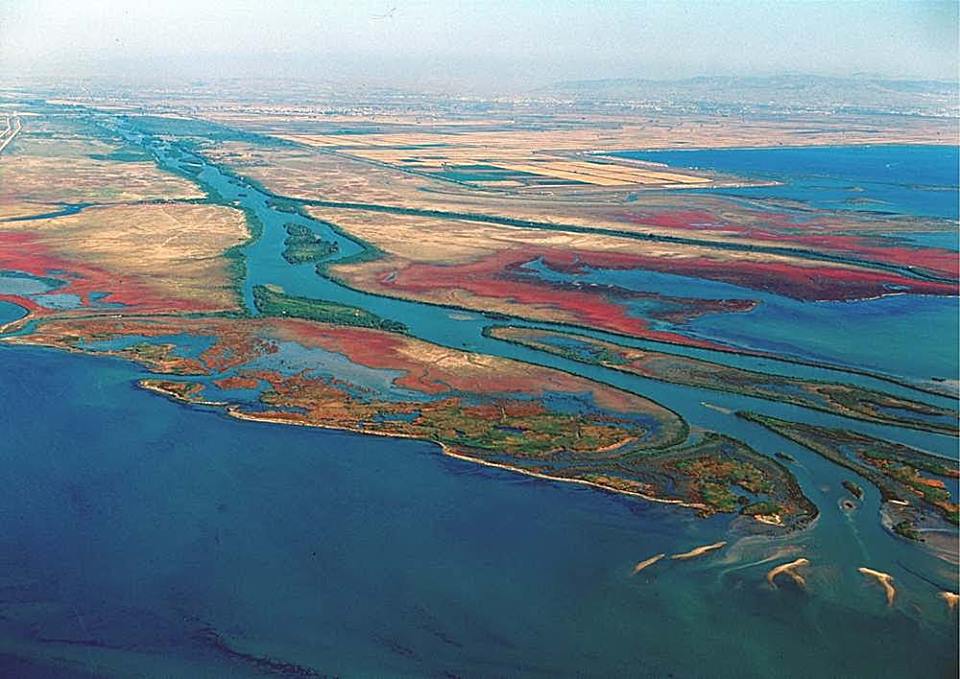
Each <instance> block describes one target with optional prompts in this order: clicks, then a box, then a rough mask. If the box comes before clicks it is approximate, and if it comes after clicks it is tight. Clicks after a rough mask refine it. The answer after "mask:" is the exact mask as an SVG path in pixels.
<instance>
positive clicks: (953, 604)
mask: <svg viewBox="0 0 960 679" xmlns="http://www.w3.org/2000/svg"><path fill="white" fill-rule="evenodd" d="M940 598H941V599H943V600H944V601H946V602H947V608H949V609H950V612H951V613H953V611H954V610H956V608H957V603H958V602H960V594H956V593H954V592H940Z"/></svg>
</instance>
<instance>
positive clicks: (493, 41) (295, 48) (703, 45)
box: [0, 0, 958, 85]
mask: <svg viewBox="0 0 960 679" xmlns="http://www.w3.org/2000/svg"><path fill="white" fill-rule="evenodd" d="M957 34H958V16H957V2H956V1H955V0H954V1H953V2H950V1H947V2H924V1H919V0H918V1H905V0H901V1H899V2H888V1H882V0H873V1H864V2H854V1H850V0H848V1H843V0H831V1H830V2H814V1H812V0H798V1H790V0H769V1H763V0H713V1H710V2H703V1H700V2H697V1H692V0H690V1H683V0H677V1H675V2H648V1H644V0H637V1H634V2H628V1H626V0H623V1H619V0H594V1H592V2H591V1H587V0H580V1H573V0H554V1H552V2H551V1H547V0H512V1H506V0H489V1H486V2H479V1H470V2H463V1H458V0H407V1H405V0H350V1H322V0H317V1H314V2H307V1H297V0H272V1H271V0H255V1H252V0H251V1H247V0H231V1H226V2H217V1H216V0H167V1H163V0H149V1H148V0H0V74H2V75H7V76H9V75H10V74H11V73H42V74H45V75H60V76H63V77H64V78H67V77H71V76H75V75H94V74H96V75H103V76H107V77H111V76H114V75H116V76H121V75H126V76H131V75H132V76H136V75H139V74H158V73H159V74H166V75H169V76H173V77H179V76H186V77H211V76H217V75H227V76H230V75H238V76H243V75H269V74H271V73H273V72H280V73H282V74H286V75H293V76H308V77H316V78H324V77H332V78H344V77H350V78H362V79H366V80H367V81H368V82H369V83H379V84H386V83H385V81H390V80H396V81H398V84H401V85H410V84H416V83H418V82H420V83H441V84H442V83H443V82H444V81H449V82H451V83H459V82H463V83H470V82H475V83H486V84H488V85H489V84H490V83H499V84H503V85H512V84H524V85H543V84H548V83H550V82H552V81H556V80H563V79H581V78H619V77H637V78H674V77H686V76H691V75H716V74H721V75H738V74H739V75H754V74H774V73H781V72H786V71H790V72H805V73H819V74H831V75H846V74H852V73H858V72H870V73H879V74H884V75H889V76H897V77H919V78H939V79H955V78H956V77H957V68H958V64H957V60H958V46H957V42H958V39H957Z"/></svg>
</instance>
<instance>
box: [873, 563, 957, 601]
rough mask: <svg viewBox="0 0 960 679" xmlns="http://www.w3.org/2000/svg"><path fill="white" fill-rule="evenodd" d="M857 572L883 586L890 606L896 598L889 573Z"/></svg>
mask: <svg viewBox="0 0 960 679" xmlns="http://www.w3.org/2000/svg"><path fill="white" fill-rule="evenodd" d="M857 570H858V571H860V572H861V573H863V574H864V575H868V576H870V577H871V578H876V579H877V582H879V583H880V584H881V585H882V586H883V591H884V593H885V594H886V595H887V606H892V605H893V598H894V597H895V596H897V589H896V587H894V586H893V576H892V575H890V574H889V573H882V572H880V571H875V570H873V569H872V568H865V567H862V566H861V567H860V568H858V569H857ZM954 596H956V595H954Z"/></svg>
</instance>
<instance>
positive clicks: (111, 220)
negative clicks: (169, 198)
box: [0, 204, 249, 310]
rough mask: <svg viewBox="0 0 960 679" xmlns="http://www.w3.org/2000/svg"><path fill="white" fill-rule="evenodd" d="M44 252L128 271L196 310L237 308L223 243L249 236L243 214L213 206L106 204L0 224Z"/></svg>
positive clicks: (119, 274) (121, 274)
mask: <svg viewBox="0 0 960 679" xmlns="http://www.w3.org/2000/svg"><path fill="white" fill-rule="evenodd" d="M16 231H22V232H25V233H28V234H30V236H31V237H32V238H33V239H34V240H36V241H38V242H39V243H40V244H42V246H43V248H44V250H45V251H46V252H48V253H52V254H54V255H57V256H60V257H63V258H64V259H66V260H69V261H71V262H77V263H82V264H85V265H88V266H93V267H96V268H98V269H103V270H106V271H108V272H110V273H111V274H113V275H115V276H117V277H118V278H121V279H123V278H130V279H133V280H135V281H137V282H138V283H140V284H142V285H144V286H146V287H148V288H150V289H151V290H153V291H154V292H155V293H156V294H157V295H161V296H164V297H169V298H171V299H177V300H189V301H191V302H195V303H197V304H198V305H200V306H201V307H203V308H204V309H207V310H212V309H221V310H234V309H236V308H237V307H238V303H237V299H236V294H235V292H234V289H233V281H232V279H231V277H230V270H229V262H228V261H227V260H226V259H225V258H224V257H222V254H223V253H224V251H225V250H227V249H228V248H230V247H232V246H234V245H237V244H239V243H242V242H244V241H245V240H247V238H249V232H248V231H247V226H246V221H245V218H244V215H243V213H242V212H241V211H239V210H234V209H232V208H228V207H222V206H218V205H190V204H180V205H112V206H104V207H95V208H88V209H86V210H83V211H82V212H79V213H77V214H74V215H68V216H62V217H57V218H53V219H34V220H30V221H22V222H6V223H0V232H16Z"/></svg>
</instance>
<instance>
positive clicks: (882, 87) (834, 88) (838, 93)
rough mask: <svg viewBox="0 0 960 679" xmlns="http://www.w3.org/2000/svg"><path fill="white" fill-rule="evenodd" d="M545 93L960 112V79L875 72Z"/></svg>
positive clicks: (583, 83)
mask: <svg viewBox="0 0 960 679" xmlns="http://www.w3.org/2000/svg"><path fill="white" fill-rule="evenodd" d="M541 93H543V94H548V95H550V96H555V97H561V98H569V99H572V100H575V101H586V100H589V101H593V102H597V101H609V102H618V103H631V104H636V105H647V106H654V107H665V108H673V107H676V108H679V109H689V108H691V107H693V108H699V109H711V110H720V111H724V110H728V111H729V112H731V113H734V112H737V111H743V110H748V109H749V110H754V111H755V110H770V111H772V112H773V111H784V110H787V111H795V112H796V111H833V112H851V113H858V112H862V113H897V114H914V115H936V116H958V115H960V92H958V83H957V82H949V81H936V80H890V79H885V78H880V77H876V76H869V75H863V76H853V77H848V78H835V77H825V76H811V75H779V76H765V77H742V78H741V77H730V76H702V77H696V78H688V79H685V80H647V79H642V78H617V79H607V80H571V81H565V82H559V83H556V84H554V85H552V86H550V87H548V88H546V89H545V90H542V91H541Z"/></svg>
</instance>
